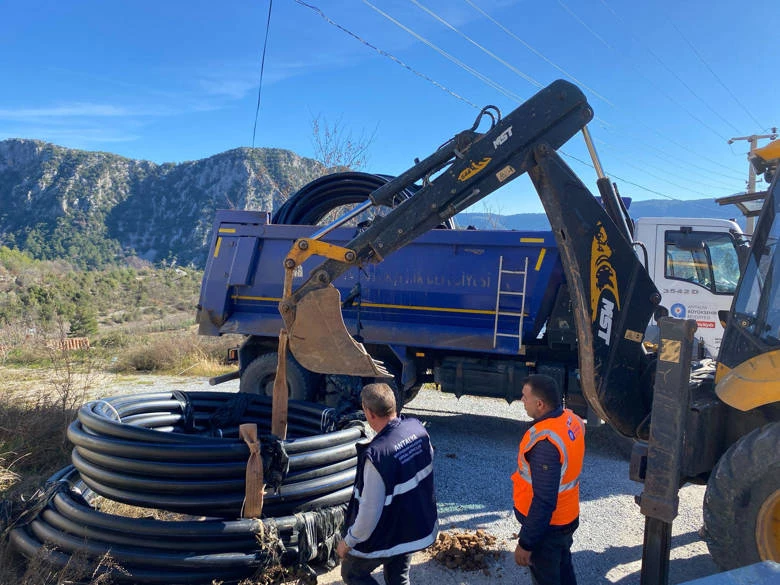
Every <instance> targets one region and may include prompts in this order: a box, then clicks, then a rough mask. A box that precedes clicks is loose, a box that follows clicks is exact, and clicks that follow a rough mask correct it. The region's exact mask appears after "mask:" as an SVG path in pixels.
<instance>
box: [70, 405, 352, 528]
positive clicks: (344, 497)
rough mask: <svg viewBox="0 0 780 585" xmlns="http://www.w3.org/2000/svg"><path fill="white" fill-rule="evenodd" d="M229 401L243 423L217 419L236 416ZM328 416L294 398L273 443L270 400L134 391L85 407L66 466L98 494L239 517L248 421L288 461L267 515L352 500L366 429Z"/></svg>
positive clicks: (267, 501) (73, 428)
mask: <svg viewBox="0 0 780 585" xmlns="http://www.w3.org/2000/svg"><path fill="white" fill-rule="evenodd" d="M231 401H232V402H240V404H239V405H238V406H239V410H240V413H239V414H240V416H238V415H236V413H234V414H233V417H232V418H230V417H225V416H218V415H220V414H223V415H224V412H225V411H226V410H227V411H229V410H230V409H231V408H233V409H235V407H234V406H232V405H231ZM329 412H330V411H329V410H328V409H325V407H323V406H322V405H318V404H311V403H305V402H298V401H291V402H290V404H289V412H288V421H289V426H288V428H289V429H290V435H291V438H290V439H289V440H286V441H275V438H272V437H270V436H269V433H270V418H271V416H270V415H271V399H270V398H269V397H266V396H260V395H247V394H238V395H236V394H230V393H225V392H193V393H167V392H162V393H160V392H158V393H148V394H137V395H131V396H119V397H114V398H109V399H106V400H101V401H96V402H91V403H89V404H86V405H84V406H83V407H82V408H81V409H80V410H79V413H78V418H77V420H76V421H74V422H73V423H72V424H71V425H70V427H69V429H68V438H69V439H70V440H71V442H72V443H73V444H74V445H75V448H74V449H73V455H72V462H73V465H74V466H75V468H76V469H77V470H78V471H79V473H80V476H81V479H82V480H83V482H84V483H85V485H86V486H88V488H89V489H91V490H93V491H94V492H95V493H97V494H100V495H103V496H105V497H107V498H110V499H112V500H115V501H118V502H123V503H126V504H132V505H136V506H143V507H149V508H158V509H164V510H170V511H173V512H181V513H187V514H197V515H210V516H214V515H219V516H225V517H237V516H239V515H240V512H241V506H242V503H243V500H244V495H245V494H244V492H245V473H246V462H247V459H248V457H249V449H248V447H247V446H246V444H245V443H244V441H243V440H241V439H239V438H238V425H239V423H255V424H257V425H258V434H259V435H260V437H261V442H262V443H263V444H264V445H268V444H270V443H274V442H276V443H278V444H279V445H280V446H281V449H282V450H283V451H284V453H285V454H286V456H287V458H288V465H287V466H285V469H284V473H283V477H281V482H280V484H279V485H278V486H276V489H272V488H270V487H269V488H267V489H266V494H265V496H264V513H265V514H266V515H268V516H279V515H285V514H290V513H293V512H295V511H301V510H311V509H314V508H316V507H319V506H334V505H338V504H341V503H345V502H347V501H348V500H349V496H350V493H351V489H352V484H353V483H354V478H355V465H356V462H357V459H356V451H355V443H356V442H357V441H359V440H361V439H362V438H363V437H365V432H364V429H363V426H362V425H360V424H358V425H357V426H352V427H348V428H345V429H342V430H331V429H332V426H333V424H332V421H331V420H330V419H329V416H328V413H329ZM215 420H216V421H218V422H219V423H220V424H217V423H216V422H215ZM326 430H328V431H329V432H325V431H326ZM214 435H217V436H214ZM266 479H267V480H268V476H267V475H266Z"/></svg>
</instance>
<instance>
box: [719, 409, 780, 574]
mask: <svg viewBox="0 0 780 585" xmlns="http://www.w3.org/2000/svg"><path fill="white" fill-rule="evenodd" d="M779 444H780V423H771V424H768V425H765V426H763V427H761V428H760V429H756V430H754V431H752V432H750V433H748V434H747V435H745V436H744V437H742V438H741V439H739V440H738V441H737V442H736V443H734V444H733V445H732V446H731V447H730V448H729V449H728V451H726V452H725V453H724V454H723V456H722V457H721V458H720V461H718V464H717V465H716V466H715V469H714V470H713V472H712V474H711V475H710V480H709V482H707V490H706V492H705V493H704V533H705V538H706V540H707V546H708V547H709V549H710V554H711V555H712V559H713V560H714V561H715V563H716V564H717V565H718V566H719V567H720V568H721V569H723V570H729V569H734V568H737V567H742V566H744V565H749V564H751V563H757V562H760V561H762V560H772V561H775V562H778V561H780V453H779V452H778V449H777V445H779Z"/></svg>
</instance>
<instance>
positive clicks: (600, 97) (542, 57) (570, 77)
mask: <svg viewBox="0 0 780 585" xmlns="http://www.w3.org/2000/svg"><path fill="white" fill-rule="evenodd" d="M463 1H464V2H466V4H468V5H469V6H471V7H472V8H473V9H474V10H476V11H477V12H479V13H480V14H481V15H482V16H484V17H485V18H487V19H488V20H489V21H490V22H492V23H493V24H495V25H496V26H497V27H498V28H500V29H501V30H502V31H504V32H505V33H506V34H507V35H509V36H510V37H512V38H513V39H515V40H516V41H518V42H519V43H521V44H522V45H523V46H524V47H525V48H526V49H528V50H529V51H531V52H532V53H533V54H534V55H536V56H537V57H539V58H540V59H542V60H543V61H544V62H545V63H548V64H549V65H552V66H553V67H554V68H555V69H556V70H558V71H560V72H561V73H563V74H564V75H565V76H566V77H568V78H569V79H571V80H572V81H573V82H574V83H576V84H577V85H579V86H580V87H584V88H585V89H587V90H588V91H589V92H591V93H592V94H593V95H594V96H596V97H597V98H599V99H600V100H601V101H603V102H605V103H607V104H609V105H610V106H613V107H614V105H615V104H613V103H612V102H611V101H609V100H608V99H607V98H606V97H604V96H603V95H601V94H600V93H599V92H597V91H596V90H595V89H593V88H592V87H588V86H587V85H585V84H584V83H583V82H582V81H580V80H579V79H577V78H576V77H574V75H572V74H571V73H569V72H568V71H566V70H565V69H563V68H562V67H560V66H559V65H557V64H556V63H555V62H553V61H552V60H550V59H548V58H547V57H546V56H545V55H544V54H542V53H541V52H540V51H537V50H536V49H535V48H534V47H532V46H531V45H529V44H528V43H527V42H526V41H524V40H523V39H521V38H520V37H519V36H517V35H516V34H515V33H513V32H512V31H511V30H509V29H508V28H507V27H505V26H504V25H503V24H501V23H500V22H498V21H497V20H496V19H495V18H493V17H492V16H490V15H489V14H488V13H487V12H485V11H484V10H482V9H481V8H480V7H479V6H477V5H476V4H474V3H473V2H472V1H471V0H463Z"/></svg>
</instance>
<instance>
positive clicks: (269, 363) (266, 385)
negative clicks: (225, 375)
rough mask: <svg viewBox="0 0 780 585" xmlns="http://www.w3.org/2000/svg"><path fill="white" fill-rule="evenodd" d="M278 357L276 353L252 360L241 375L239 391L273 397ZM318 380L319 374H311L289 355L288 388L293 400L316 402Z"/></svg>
mask: <svg viewBox="0 0 780 585" xmlns="http://www.w3.org/2000/svg"><path fill="white" fill-rule="evenodd" d="M277 355H278V354H277V353H276V352H275V351H274V352H271V353H266V354H263V355H261V356H259V357H256V358H255V359H254V360H252V362H250V364H249V365H248V366H247V368H246V370H244V373H243V374H242V375H241V380H240V382H239V386H238V388H239V391H240V392H249V393H250V394H265V395H266V396H273V393H274V380H275V379H276V362H277V359H278V358H277ZM318 380H319V376H318V375H317V374H315V373H313V372H310V371H309V370H307V369H306V368H304V367H303V366H302V365H301V364H299V363H298V362H297V361H295V358H294V357H293V356H292V355H291V354H289V353H288V354H287V388H288V389H289V391H290V394H289V396H290V399H291V400H309V401H314V400H316V397H317V390H318Z"/></svg>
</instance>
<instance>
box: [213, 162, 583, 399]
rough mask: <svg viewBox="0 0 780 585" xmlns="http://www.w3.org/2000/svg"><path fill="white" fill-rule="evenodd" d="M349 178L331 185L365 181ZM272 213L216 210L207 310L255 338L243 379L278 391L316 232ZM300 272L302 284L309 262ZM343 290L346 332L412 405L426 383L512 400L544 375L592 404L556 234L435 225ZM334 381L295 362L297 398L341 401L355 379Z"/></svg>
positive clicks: (217, 323)
mask: <svg viewBox="0 0 780 585" xmlns="http://www.w3.org/2000/svg"><path fill="white" fill-rule="evenodd" d="M347 175H348V176H345V175H344V174H340V175H335V176H331V177H330V178H327V177H326V178H325V180H321V181H320V183H321V184H322V183H325V182H331V183H342V184H343V183H344V182H345V181H347V182H349V181H350V180H356V179H358V178H361V176H360V175H361V174H355V173H348V174H347ZM377 179H378V180H381V179H379V178H377ZM304 191H305V189H304ZM270 219H271V218H270V216H269V214H267V213H263V212H253V211H220V212H218V213H217V215H216V218H215V222H214V229H213V233H214V237H213V242H212V246H211V251H210V253H209V258H208V263H207V266H206V271H205V275H204V279H203V288H202V291H201V297H200V305H199V311H198V315H199V317H198V321H199V327H200V333H202V334H204V335H221V334H225V333H239V334H243V335H246V336H248V337H247V338H246V341H245V342H244V344H243V345H242V346H241V348H240V349H239V352H238V358H239V365H240V369H239V371H240V376H241V383H240V386H241V389H242V390H243V391H249V392H268V393H270V389H271V386H272V384H271V382H272V381H273V377H274V372H275V368H276V362H277V353H276V352H277V343H278V337H279V331H280V329H281V328H282V327H283V322H282V319H281V317H280V314H279V308H278V305H279V302H280V301H281V299H282V284H283V282H282V281H283V277H284V267H283V261H284V259H285V257H286V255H287V254H288V252H289V251H290V248H291V246H292V245H293V242H294V241H295V240H297V239H299V238H303V237H308V236H310V235H311V234H312V233H313V231H314V230H315V229H316V228H315V227H313V226H308V225H307V226H300V225H275V224H273V223H271V221H270ZM359 229H360V228H358V227H353V228H339V229H337V230H334V231H333V232H331V233H330V234H329V236H328V238H327V241H328V242H329V243H333V244H337V245H344V244H345V243H346V242H349V241H350V240H352V238H353V237H354V236H355V234H356V233H357V232H358V230H359ZM307 262H308V263H311V264H312V265H313V264H314V263H315V262H316V259H310V260H308V261H307ZM298 268H299V270H298V271H297V274H296V275H295V276H294V278H293V286H296V285H297V284H298V283H299V282H301V281H302V280H303V278H304V275H306V274H308V271H309V268H310V266H309V265H308V264H306V263H304V264H303V265H302V266H299V267H298ZM334 285H335V286H336V288H338V289H339V291H340V293H341V297H342V299H343V302H342V313H343V317H344V322H345V324H346V326H347V330H348V331H349V332H350V333H351V334H352V336H353V337H354V338H355V339H357V340H358V341H360V342H362V343H363V345H364V346H365V347H366V349H367V350H368V352H369V353H370V354H371V355H372V356H373V357H375V358H377V359H380V360H382V361H383V362H384V364H385V366H386V367H387V368H388V370H389V371H390V373H391V374H393V378H394V382H395V384H396V385H397V387H398V390H399V391H401V392H403V396H404V401H405V402H408V401H409V400H411V399H412V398H413V397H414V395H415V394H416V393H417V391H418V390H419V389H420V386H421V385H422V384H424V383H427V382H435V383H437V384H438V385H439V386H440V387H441V389H442V390H443V391H445V392H453V393H455V394H456V395H458V396H460V395H462V394H470V395H479V396H493V397H502V398H506V399H507V400H508V401H512V400H515V399H519V397H520V391H521V388H520V386H519V384H518V382H519V381H520V380H522V378H523V377H524V376H526V375H527V374H528V373H530V372H544V373H547V374H550V375H552V376H554V377H556V378H557V379H558V380H560V382H561V383H563V384H565V387H566V388H567V390H568V394H569V398H570V402H575V403H578V404H581V405H582V406H584V402H582V399H581V393H580V392H579V386H578V383H577V375H576V369H577V352H576V343H577V340H576V335H575V331H574V322H573V319H572V316H571V311H570V308H569V297H568V291H567V287H566V283H565V281H564V276H563V270H562V267H561V262H560V258H559V255H558V249H557V247H556V244H555V239H554V238H553V235H552V233H551V232H549V231H546V232H520V231H479V230H456V229H435V230H432V231H430V232H428V233H426V234H423V235H421V236H420V237H419V238H417V239H416V240H415V241H414V242H413V243H411V244H408V245H407V246H405V247H404V248H402V249H400V250H399V251H398V252H396V253H394V254H392V255H391V256H388V257H387V258H386V259H385V260H384V261H383V262H382V263H380V264H368V265H366V266H364V267H362V268H358V267H355V268H352V269H350V270H348V271H347V272H345V273H344V274H343V275H341V276H340V277H339V278H338V279H337V280H336V281H335V282H334ZM326 378H327V377H326V376H322V375H317V374H315V373H313V372H308V371H306V370H304V369H303V368H302V367H301V366H300V365H299V364H297V363H296V362H294V361H291V362H290V365H289V366H288V384H289V385H290V392H291V396H292V397H295V398H299V399H307V400H316V401H323V400H325V401H327V402H328V403H331V404H335V400H334V399H338V396H334V393H336V392H338V391H343V390H344V388H345V386H346V387H347V388H349V385H348V384H345V383H344V382H345V381H344V380H338V379H337V380H328V379H326Z"/></svg>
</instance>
